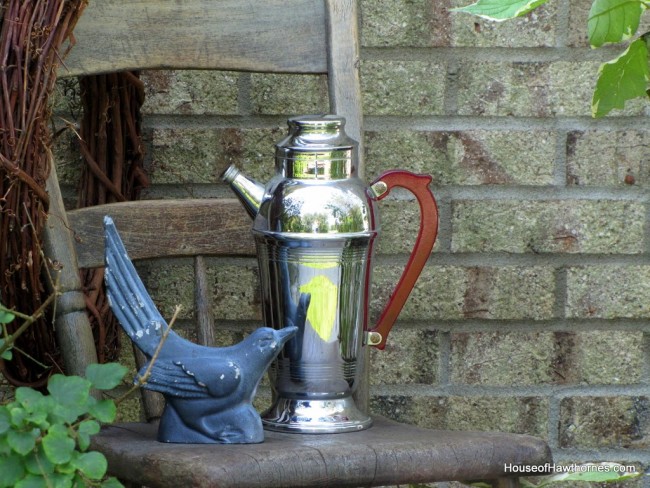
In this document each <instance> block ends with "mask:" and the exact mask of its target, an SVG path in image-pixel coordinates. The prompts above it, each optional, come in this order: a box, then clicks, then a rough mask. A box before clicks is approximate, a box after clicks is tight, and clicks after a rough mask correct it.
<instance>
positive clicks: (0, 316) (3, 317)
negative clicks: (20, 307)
mask: <svg viewBox="0 0 650 488" xmlns="http://www.w3.org/2000/svg"><path fill="white" fill-rule="evenodd" d="M15 318H16V316H15V315H14V314H12V313H11V312H7V311H6V310H0V324H9V323H11V322H13V321H14V319H15Z"/></svg>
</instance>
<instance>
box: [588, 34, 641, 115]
mask: <svg viewBox="0 0 650 488" xmlns="http://www.w3.org/2000/svg"><path fill="white" fill-rule="evenodd" d="M649 80H650V69H649V68H648V47H647V45H646V42H645V40H644V39H643V38H642V37H641V38H639V39H637V40H636V41H634V42H633V43H631V44H630V45H629V47H628V48H627V49H626V50H625V52H624V53H623V54H621V55H620V56H619V57H618V58H616V59H614V60H612V61H609V62H607V63H605V64H603V65H601V66H600V69H599V70H598V81H597V82H596V89H595V90H594V96H593V98H592V101H591V112H592V115H593V116H594V117H602V116H604V115H606V114H608V113H609V112H610V111H611V110H613V109H615V108H621V109H622V108H624V107H625V102H626V101H627V100H631V99H633V98H637V97H646V96H647V95H646V90H647V89H648V81H649Z"/></svg>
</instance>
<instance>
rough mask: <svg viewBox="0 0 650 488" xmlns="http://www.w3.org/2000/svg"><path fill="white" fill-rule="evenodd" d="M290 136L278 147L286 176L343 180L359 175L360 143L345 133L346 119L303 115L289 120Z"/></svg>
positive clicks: (279, 157)
mask: <svg viewBox="0 0 650 488" xmlns="http://www.w3.org/2000/svg"><path fill="white" fill-rule="evenodd" d="M288 126H289V134H288V135H287V137H285V138H284V139H283V140H281V141H280V142H278V143H277V144H276V146H275V147H276V150H275V156H276V165H277V166H278V168H279V169H280V170H281V171H282V173H283V174H284V176H285V177H288V178H299V179H340V178H349V177H350V176H354V175H356V173H357V165H358V163H357V154H356V151H357V142H356V141H354V140H353V139H351V138H349V137H348V136H347V134H346V133H345V129H344V127H345V118H344V117H340V116H337V115H302V116H299V117H292V118H290V119H289V120H288Z"/></svg>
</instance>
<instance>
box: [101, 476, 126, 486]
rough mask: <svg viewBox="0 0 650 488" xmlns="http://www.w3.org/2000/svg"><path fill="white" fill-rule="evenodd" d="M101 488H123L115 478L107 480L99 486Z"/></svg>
mask: <svg viewBox="0 0 650 488" xmlns="http://www.w3.org/2000/svg"><path fill="white" fill-rule="evenodd" d="M101 487H102V488H124V485H123V484H122V483H120V482H119V481H118V480H117V478H108V479H107V480H105V481H104V482H103V483H102V484H101Z"/></svg>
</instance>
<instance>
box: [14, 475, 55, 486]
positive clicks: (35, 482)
mask: <svg viewBox="0 0 650 488" xmlns="http://www.w3.org/2000/svg"><path fill="white" fill-rule="evenodd" d="M16 488H48V486H47V483H46V482H45V478H43V477H42V476H37V475H33V474H28V475H27V476H25V477H24V478H23V479H22V480H20V481H19V482H18V483H16Z"/></svg>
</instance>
